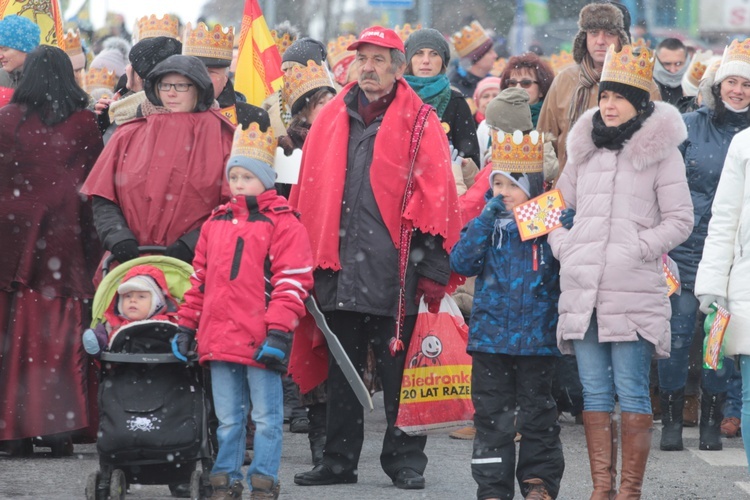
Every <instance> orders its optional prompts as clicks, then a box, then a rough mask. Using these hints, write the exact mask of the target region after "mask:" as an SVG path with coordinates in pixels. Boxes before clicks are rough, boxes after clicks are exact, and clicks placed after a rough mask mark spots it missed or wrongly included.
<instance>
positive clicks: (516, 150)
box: [491, 129, 544, 174]
mask: <svg viewBox="0 0 750 500" xmlns="http://www.w3.org/2000/svg"><path fill="white" fill-rule="evenodd" d="M491 130H492V170H501V171H503V172H509V173H513V172H515V173H522V174H532V173H538V172H542V171H543V168H544V136H543V135H542V134H540V133H539V132H537V131H536V130H532V131H531V132H530V133H529V134H524V133H523V132H521V131H520V130H516V131H515V132H513V133H512V134H506V133H505V132H503V131H502V130H495V129H491Z"/></svg>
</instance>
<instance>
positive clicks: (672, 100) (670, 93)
mask: <svg viewBox="0 0 750 500" xmlns="http://www.w3.org/2000/svg"><path fill="white" fill-rule="evenodd" d="M654 81H655V82H656V84H657V85H658V86H659V92H661V100H662V101H664V102H668V103H669V104H671V105H672V106H677V103H678V102H679V101H680V99H681V98H682V86H679V87H667V86H666V85H664V84H663V83H661V82H658V81H656V80H654Z"/></svg>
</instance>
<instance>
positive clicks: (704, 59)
mask: <svg viewBox="0 0 750 500" xmlns="http://www.w3.org/2000/svg"><path fill="white" fill-rule="evenodd" d="M713 55H714V53H713V51H711V50H696V51H695V55H694V56H693V59H692V60H691V61H690V66H688V70H687V75H686V78H687V80H688V82H690V83H691V84H692V85H694V86H695V87H697V86H698V84H699V83H700V82H701V78H703V75H704V74H705V73H706V70H707V69H708V62H709V60H710V59H711V58H712V57H713Z"/></svg>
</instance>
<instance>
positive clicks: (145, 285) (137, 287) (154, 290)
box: [117, 274, 166, 318]
mask: <svg viewBox="0 0 750 500" xmlns="http://www.w3.org/2000/svg"><path fill="white" fill-rule="evenodd" d="M129 292H149V293H150V294H151V308H150V309H149V311H148V316H146V317H147V318H150V317H152V316H153V315H154V314H156V313H157V312H159V311H161V310H162V309H164V307H165V306H166V299H165V296H164V291H163V290H162V289H161V287H159V285H158V283H156V280H154V278H152V277H151V276H148V275H146V274H139V275H137V276H133V277H132V278H130V279H129V280H127V281H123V282H122V283H121V284H120V286H119V287H117V295H118V297H117V310H118V311H119V313H120V315H124V313H123V310H124V304H123V295H125V294H126V293H129Z"/></svg>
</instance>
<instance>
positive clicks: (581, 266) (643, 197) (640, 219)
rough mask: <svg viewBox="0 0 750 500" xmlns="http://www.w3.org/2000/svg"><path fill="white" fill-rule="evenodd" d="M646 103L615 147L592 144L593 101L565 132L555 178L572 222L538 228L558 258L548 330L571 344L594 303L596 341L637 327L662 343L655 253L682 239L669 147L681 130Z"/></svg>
mask: <svg viewBox="0 0 750 500" xmlns="http://www.w3.org/2000/svg"><path fill="white" fill-rule="evenodd" d="M655 105H656V109H655V110H654V112H653V114H652V115H651V116H650V117H649V118H647V119H646V121H645V122H644V123H643V126H642V127H641V128H640V129H639V130H638V131H637V132H635V133H634V134H633V136H632V137H631V138H630V140H628V141H626V142H625V145H624V146H623V148H622V149H621V150H615V151H612V150H609V149H606V148H597V147H596V146H595V145H594V142H593V140H592V138H591V131H592V129H593V116H594V113H595V112H596V110H595V109H590V110H588V111H587V112H585V113H584V114H583V115H582V116H581V118H580V119H579V120H578V122H576V124H575V125H574V126H573V129H572V130H571V133H570V136H568V151H569V155H570V156H569V158H570V161H569V162H568V166H567V167H566V169H565V170H564V171H563V173H562V175H561V176H560V179H559V180H558V183H557V187H558V189H560V191H561V192H562V196H563V199H564V200H565V204H566V205H567V206H568V207H569V208H573V209H575V210H576V215H575V219H574V225H573V227H572V229H570V230H567V229H564V228H558V229H555V230H554V231H552V232H551V233H550V234H549V236H548V241H549V244H550V246H551V247H552V252H553V253H554V254H555V257H557V258H558V259H559V260H560V287H561V289H562V294H561V295H560V305H559V312H560V319H559V324H558V327H557V340H558V345H559V346H560V350H561V351H562V352H563V354H571V353H572V352H573V349H572V345H571V343H570V341H571V340H581V339H583V337H584V334H585V333H586V330H587V329H588V327H589V323H590V322H591V315H592V313H593V312H594V309H596V317H597V321H598V325H599V331H598V335H599V342H629V341H635V340H637V339H638V337H639V336H640V337H642V338H644V339H645V340H647V341H648V342H650V343H652V344H654V346H655V352H656V355H657V357H666V356H668V354H669V351H670V329H669V318H670V316H671V308H670V305H669V299H667V285H666V278H665V277H664V272H663V269H662V258H661V256H662V254H663V253H665V252H668V251H669V250H671V249H672V248H674V247H675V246H677V245H678V244H680V243H682V242H683V241H685V239H686V238H687V237H688V235H689V234H690V231H691V230H692V228H693V216H692V210H693V206H692V203H691V201H690V191H689V189H688V185H687V179H686V178H685V166H684V164H683V162H682V157H681V155H680V152H679V149H678V148H677V147H678V146H679V145H680V144H681V143H682V141H684V140H685V138H686V136H687V132H686V130H685V124H684V123H683V121H682V119H681V117H680V114H679V112H678V111H677V109H675V108H674V107H673V106H671V105H669V104H664V103H659V102H657V103H655Z"/></svg>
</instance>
